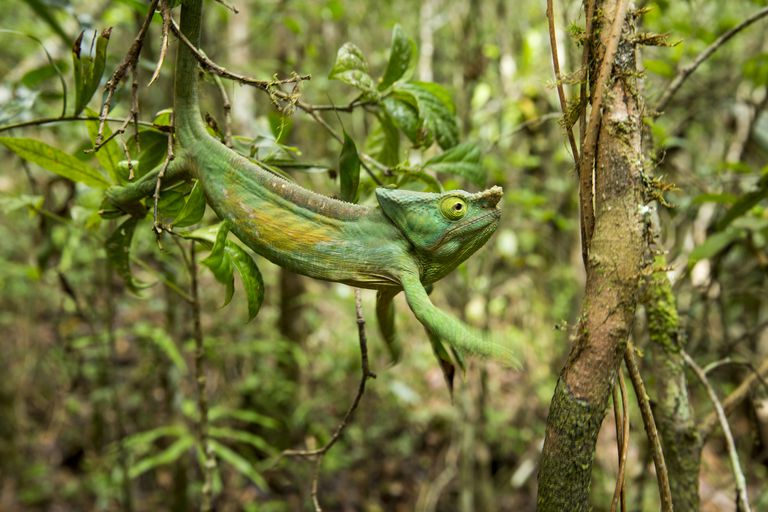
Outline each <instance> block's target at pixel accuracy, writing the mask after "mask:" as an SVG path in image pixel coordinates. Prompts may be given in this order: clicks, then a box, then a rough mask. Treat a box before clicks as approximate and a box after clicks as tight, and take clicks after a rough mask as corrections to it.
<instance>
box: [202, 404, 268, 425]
mask: <svg viewBox="0 0 768 512" xmlns="http://www.w3.org/2000/svg"><path fill="white" fill-rule="evenodd" d="M222 418H234V419H236V420H239V421H243V422H245V423H253V424H255V425H260V426H262V427H266V428H277V427H278V422H277V421H275V420H274V419H272V418H270V417H269V416H264V415H263V414H259V413H257V412H254V411H249V410H247V409H230V408H228V407H225V406H221V405H220V406H214V407H212V408H211V410H210V411H208V419H209V420H210V421H212V422H213V421H216V420H219V419H222Z"/></svg>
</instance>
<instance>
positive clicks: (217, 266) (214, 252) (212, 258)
mask: <svg viewBox="0 0 768 512" xmlns="http://www.w3.org/2000/svg"><path fill="white" fill-rule="evenodd" d="M228 234H229V225H228V224H227V223H226V222H222V223H221V227H220V228H219V232H218V233H217V234H216V242H215V243H214V244H213V248H212V249H211V253H210V254H209V255H208V257H207V258H205V259H204V260H203V261H202V262H201V263H202V264H203V265H205V266H206V267H208V268H209V269H210V270H211V272H212V273H213V275H214V277H215V278H216V280H217V281H218V282H220V283H221V284H223V285H224V286H226V288H227V290H226V293H225V296H224V306H226V305H227V304H229V302H230V301H231V300H232V295H234V293H235V274H234V267H233V266H232V260H231V259H230V257H229V254H227V250H226V248H227V235H228Z"/></svg>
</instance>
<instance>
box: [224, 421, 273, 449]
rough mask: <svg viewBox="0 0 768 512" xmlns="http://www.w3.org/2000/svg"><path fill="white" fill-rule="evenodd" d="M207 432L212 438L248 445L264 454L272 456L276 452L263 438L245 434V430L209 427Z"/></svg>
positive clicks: (248, 433)
mask: <svg viewBox="0 0 768 512" xmlns="http://www.w3.org/2000/svg"><path fill="white" fill-rule="evenodd" d="M209 432H210V434H211V436H212V437H217V438H219V439H229V440H232V441H239V442H241V443H245V444H249V445H251V446H253V447H254V448H256V449H257V450H261V451H262V452H264V453H268V454H273V453H275V451H276V450H275V448H274V447H273V446H271V445H270V444H269V443H268V442H267V441H265V440H264V438H263V437H259V436H257V435H255V434H252V433H250V432H246V431H245V430H238V429H234V428H227V427H210V429H209Z"/></svg>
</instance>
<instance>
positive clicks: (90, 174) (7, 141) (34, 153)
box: [0, 137, 109, 188]
mask: <svg viewBox="0 0 768 512" xmlns="http://www.w3.org/2000/svg"><path fill="white" fill-rule="evenodd" d="M0 144H4V145H5V147H7V148H8V149H10V150H11V151H13V152H14V153H16V154H17V155H19V156H20V157H21V158H23V159H24V160H27V161H29V162H32V163H34V164H37V165H39V166H40V167H42V168H43V169H45V170H46V171H50V172H52V173H55V174H58V175H59V176H63V177H65V178H67V179H70V180H72V181H77V182H80V183H83V184H85V185H88V186H90V187H95V188H107V187H108V186H109V183H108V182H107V180H106V179H104V177H103V176H102V175H101V174H100V173H99V171H97V170H96V169H94V168H93V167H91V166H90V165H88V164H86V163H85V162H83V161H81V160H79V159H77V158H75V157H74V156H72V155H70V154H69V153H65V152H63V151H61V150H60V149H57V148H55V147H53V146H49V145H48V144H46V143H44V142H41V141H39V140H35V139H23V138H16V137H0Z"/></svg>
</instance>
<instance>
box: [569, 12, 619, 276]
mask: <svg viewBox="0 0 768 512" xmlns="http://www.w3.org/2000/svg"><path fill="white" fill-rule="evenodd" d="M628 5H629V1H628V0H619V1H618V4H617V6H616V13H615V16H614V18H613V25H612V26H611V31H610V34H609V36H608V43H607V44H606V46H605V53H604V54H603V59H602V62H601V64H600V71H599V72H598V74H597V81H596V82H595V87H594V96H593V97H592V110H591V111H590V115H589V123H588V124H587V129H586V132H585V134H584V143H583V145H582V147H581V159H580V160H579V200H580V202H581V224H582V226H583V230H582V238H583V239H582V257H583V259H584V263H585V264H587V263H588V256H589V244H590V242H591V240H592V231H593V230H594V226H595V208H594V204H593V201H594V197H593V193H592V186H593V183H594V164H595V154H596V152H597V132H598V124H599V122H600V119H601V117H602V113H601V110H602V103H603V95H604V94H605V88H606V86H607V84H608V79H609V78H610V76H611V71H613V59H614V57H615V56H616V50H617V49H618V47H619V40H620V39H621V31H622V29H623V27H624V19H625V18H626V16H627V9H628ZM587 43H588V42H587ZM587 43H585V44H587Z"/></svg>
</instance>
